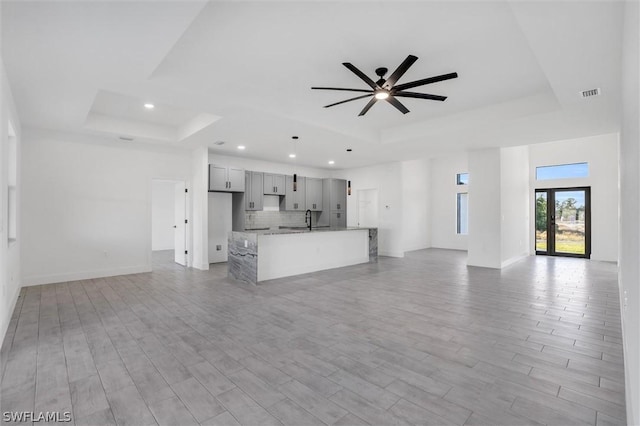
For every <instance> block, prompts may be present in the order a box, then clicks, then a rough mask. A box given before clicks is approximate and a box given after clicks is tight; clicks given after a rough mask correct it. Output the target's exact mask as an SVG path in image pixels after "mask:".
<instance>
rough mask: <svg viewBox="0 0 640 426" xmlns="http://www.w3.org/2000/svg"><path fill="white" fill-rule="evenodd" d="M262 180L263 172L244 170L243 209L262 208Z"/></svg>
mask: <svg viewBox="0 0 640 426" xmlns="http://www.w3.org/2000/svg"><path fill="white" fill-rule="evenodd" d="M263 180H264V174H263V173H261V172H245V178H244V181H245V189H244V203H245V206H244V209H245V210H262V207H263V201H264V194H263V192H264V191H263V189H264V182H263Z"/></svg>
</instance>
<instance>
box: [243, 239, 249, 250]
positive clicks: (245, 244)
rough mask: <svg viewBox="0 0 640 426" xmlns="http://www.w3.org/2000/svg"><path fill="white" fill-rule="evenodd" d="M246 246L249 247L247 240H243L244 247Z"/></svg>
mask: <svg viewBox="0 0 640 426" xmlns="http://www.w3.org/2000/svg"><path fill="white" fill-rule="evenodd" d="M247 247H249V241H247V240H244V248H247Z"/></svg>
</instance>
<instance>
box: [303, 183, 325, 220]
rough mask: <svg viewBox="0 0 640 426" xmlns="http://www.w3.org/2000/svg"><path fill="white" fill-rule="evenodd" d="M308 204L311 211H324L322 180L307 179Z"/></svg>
mask: <svg viewBox="0 0 640 426" xmlns="http://www.w3.org/2000/svg"><path fill="white" fill-rule="evenodd" d="M306 204H307V209H309V210H311V211H315V212H319V211H322V179H317V178H309V177H308V178H306Z"/></svg>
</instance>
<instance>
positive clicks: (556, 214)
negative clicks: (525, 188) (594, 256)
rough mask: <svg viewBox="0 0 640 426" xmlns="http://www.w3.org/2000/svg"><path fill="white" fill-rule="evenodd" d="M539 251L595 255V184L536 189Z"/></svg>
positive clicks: (569, 254)
mask: <svg viewBox="0 0 640 426" xmlns="http://www.w3.org/2000/svg"><path fill="white" fill-rule="evenodd" d="M535 206H536V208H535V214H536V223H535V233H536V235H535V239H536V254H546V255H549V256H569V257H585V258H587V259H588V258H589V257H590V256H591V188H589V187H579V188H550V189H536V191H535Z"/></svg>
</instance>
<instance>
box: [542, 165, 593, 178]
mask: <svg viewBox="0 0 640 426" xmlns="http://www.w3.org/2000/svg"><path fill="white" fill-rule="evenodd" d="M588 176H589V163H572V164H557V165H555V166H540V167H536V180H550V179H575V178H584V177H588Z"/></svg>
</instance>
